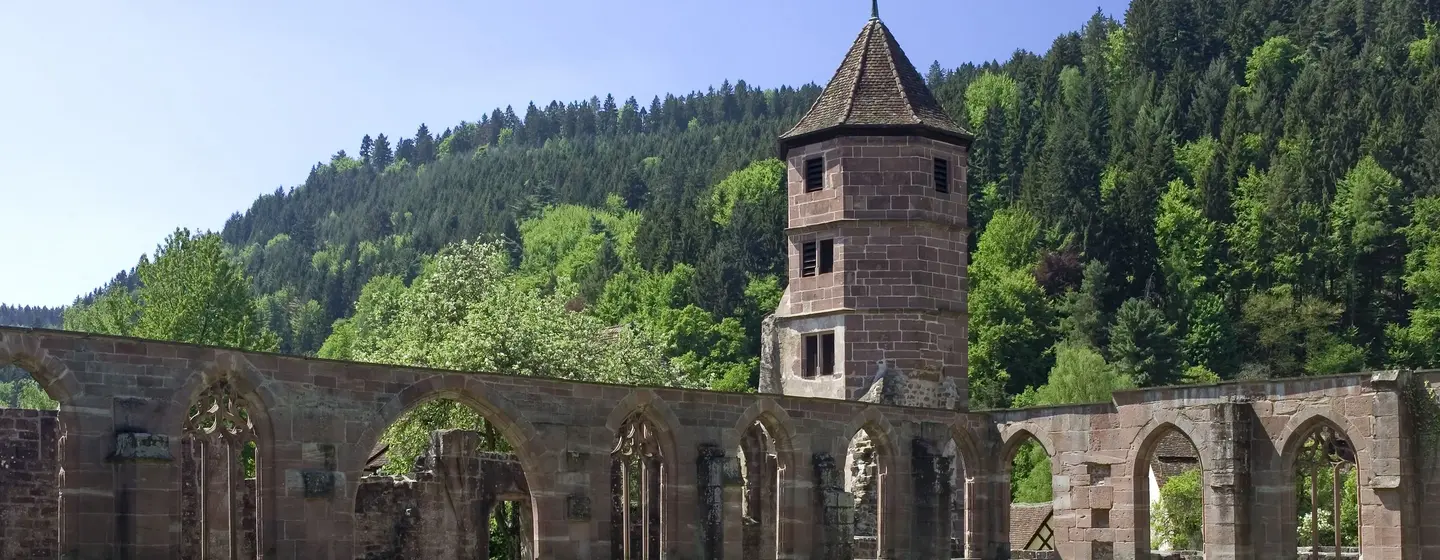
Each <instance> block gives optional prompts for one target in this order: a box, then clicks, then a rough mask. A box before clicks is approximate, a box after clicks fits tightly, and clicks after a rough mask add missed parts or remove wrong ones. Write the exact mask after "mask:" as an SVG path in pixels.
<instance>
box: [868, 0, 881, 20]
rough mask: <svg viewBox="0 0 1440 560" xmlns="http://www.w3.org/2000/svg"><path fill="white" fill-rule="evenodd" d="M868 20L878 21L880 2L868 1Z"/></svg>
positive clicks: (878, 0)
mask: <svg viewBox="0 0 1440 560" xmlns="http://www.w3.org/2000/svg"><path fill="white" fill-rule="evenodd" d="M870 19H880V0H870Z"/></svg>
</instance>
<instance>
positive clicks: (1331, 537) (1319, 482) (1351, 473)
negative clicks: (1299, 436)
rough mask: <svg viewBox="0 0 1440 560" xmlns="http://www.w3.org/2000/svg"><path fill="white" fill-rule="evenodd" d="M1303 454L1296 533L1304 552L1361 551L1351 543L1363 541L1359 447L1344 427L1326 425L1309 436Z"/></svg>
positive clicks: (1299, 468)
mask: <svg viewBox="0 0 1440 560" xmlns="http://www.w3.org/2000/svg"><path fill="white" fill-rule="evenodd" d="M1298 453H1299V456H1298V457H1296V458H1295V478H1296V481H1295V482H1296V483H1295V503H1296V505H1297V506H1298V507H1296V508H1295V511H1296V514H1297V519H1296V531H1295V532H1296V537H1297V540H1298V541H1299V542H1298V543H1297V545H1298V546H1299V547H1301V552H1302V554H1301V557H1303V558H1343V557H1345V554H1346V552H1355V551H1354V550H1347V548H1349V547H1358V546H1360V509H1359V507H1358V505H1357V499H1356V498H1357V495H1358V494H1357V491H1356V482H1357V472H1356V470H1357V469H1356V468H1355V449H1354V448H1353V447H1352V446H1351V445H1350V440H1349V439H1348V438H1346V437H1345V436H1344V434H1342V433H1340V431H1339V430H1336V429H1334V428H1333V427H1331V426H1329V425H1321V426H1319V427H1317V428H1315V429H1314V430H1313V431H1312V432H1311V433H1310V434H1309V435H1308V436H1306V438H1305V443H1304V444H1302V445H1301V446H1300V450H1299V451H1298ZM1336 504H1339V507H1336ZM1306 549H1308V550H1306Z"/></svg>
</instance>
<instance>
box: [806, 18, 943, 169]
mask: <svg viewBox="0 0 1440 560" xmlns="http://www.w3.org/2000/svg"><path fill="white" fill-rule="evenodd" d="M846 131H852V132H855V133H864V132H875V131H884V132H888V133H891V134H894V133H915V134H920V135H926V136H937V137H939V138H940V139H944V140H948V141H951V142H955V143H968V142H969V140H970V138H972V136H971V135H970V133H969V132H967V131H966V130H965V129H964V128H961V127H960V126H959V125H957V124H955V121H954V120H952V119H951V118H950V116H949V115H947V114H945V110H944V109H942V108H940V104H939V103H938V102H936V101H935V96H934V95H932V94H931V93H930V88H929V87H926V85H925V80H924V79H923V78H921V77H920V72H918V71H916V70H915V66H914V65H913V64H911V63H910V59H909V58H906V56H905V51H903V50H901V49H900V44H899V43H897V42H895V36H894V35H892V34H891V33H890V29H889V28H887V27H885V24H884V23H883V22H881V21H880V18H878V17H872V18H870V21H869V22H868V23H866V24H865V28H864V29H862V30H860V36H859V37H857V38H856V39H855V45H854V46H852V47H850V52H849V53H848V54H846V55H845V61H844V62H842V63H840V69H839V70H836V71H835V77H833V78H831V79H830V84H829V85H827V86H825V91H824V92H822V93H821V94H820V98H819V99H816V100H815V104H814V105H812V106H811V107H810V111H809V112H807V113H805V116H804V117H802V118H801V119H800V122H799V124H796V125H795V128H792V129H790V131H789V132H786V133H785V134H782V135H780V143H781V148H782V150H783V149H785V148H786V147H789V146H795V145H799V144H803V143H810V142H814V141H817V140H821V139H823V138H821V137H829V136H834V135H838V133H842V132H846Z"/></svg>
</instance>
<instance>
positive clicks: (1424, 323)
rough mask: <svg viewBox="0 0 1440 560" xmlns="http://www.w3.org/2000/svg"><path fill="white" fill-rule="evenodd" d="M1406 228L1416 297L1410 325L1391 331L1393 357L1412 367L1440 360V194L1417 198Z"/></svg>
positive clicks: (1409, 282) (1409, 277)
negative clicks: (1438, 195) (1439, 195)
mask: <svg viewBox="0 0 1440 560" xmlns="http://www.w3.org/2000/svg"><path fill="white" fill-rule="evenodd" d="M1402 232H1403V233H1404V235H1405V240H1406V244H1407V245H1408V246H1409V247H1410V253H1409V254H1408V255H1407V256H1406V257H1405V276H1404V286H1405V292H1406V293H1408V294H1410V296H1411V297H1413V298H1414V300H1415V303H1414V307H1412V308H1411V309H1410V317H1409V319H1410V321H1409V324H1408V325H1406V326H1403V327H1402V326H1400V325H1391V326H1390V327H1389V330H1388V331H1387V338H1388V340H1389V346H1390V356H1391V360H1393V361H1394V362H1395V363H1397V364H1400V365H1404V366H1409V367H1426V366H1433V365H1435V364H1440V197H1431V198H1424V199H1420V200H1417V201H1415V203H1414V206H1413V207H1412V216H1411V218H1410V225H1409V226H1406V227H1405V228H1404V229H1403V230H1402Z"/></svg>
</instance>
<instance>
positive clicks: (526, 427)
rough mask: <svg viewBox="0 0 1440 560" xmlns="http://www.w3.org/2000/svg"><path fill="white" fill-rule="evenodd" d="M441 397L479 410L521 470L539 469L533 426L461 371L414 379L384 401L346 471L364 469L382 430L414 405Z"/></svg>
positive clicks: (541, 451) (356, 444) (355, 447)
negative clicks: (513, 456)
mask: <svg viewBox="0 0 1440 560" xmlns="http://www.w3.org/2000/svg"><path fill="white" fill-rule="evenodd" d="M441 399H450V400H453V401H455V402H458V403H460V404H463V405H465V406H467V407H469V408H470V409H471V410H474V411H475V412H477V413H479V414H480V416H481V417H483V418H485V421H486V422H489V423H490V424H491V425H493V426H495V429H496V430H498V431H499V432H500V435H501V437H504V438H505V441H507V442H509V444H510V446H511V447H512V448H513V449H514V452H515V457H516V458H517V459H518V460H519V461H520V468H521V469H523V470H525V471H526V472H532V473H533V472H539V471H536V470H533V469H536V468H539V467H540V465H541V464H542V463H541V460H542V457H543V456H544V455H545V452H544V449H542V448H541V446H540V444H539V439H537V438H536V434H537V432H536V430H535V427H534V426H531V425H530V423H529V422H528V421H526V420H525V417H524V415H522V414H519V413H518V412H516V411H514V410H512V409H511V408H510V405H509V403H508V402H506V401H504V400H503V399H497V398H494V397H493V394H492V389H491V387H490V386H489V385H488V384H486V383H485V382H484V381H482V380H480V379H476V378H475V376H472V375H467V374H463V373H450V374H440V375H436V376H433V377H428V378H425V379H422V380H419V381H416V382H414V383H411V384H410V385H408V386H406V387H405V388H404V389H401V390H400V392H398V393H396V394H395V396H393V397H391V398H390V399H389V400H387V401H386V402H385V404H384V405H382V406H381V407H380V410H379V411H377V413H376V416H375V418H374V419H373V420H371V422H370V424H369V426H367V427H366V428H365V431H363V432H361V434H360V437H359V438H358V439H357V440H356V441H355V442H354V443H353V445H352V447H351V453H350V454H349V457H348V458H347V459H346V462H345V464H346V465H348V466H349V468H347V469H346V470H347V471H349V472H360V471H362V470H364V468H365V465H364V462H365V461H366V460H367V459H369V452H370V451H371V450H372V449H374V448H375V445H376V444H377V443H378V442H379V441H380V436H382V435H384V434H385V430H387V429H389V428H390V426H391V425H393V424H394V423H395V422H396V421H398V420H399V419H400V417H401V416H404V415H405V413H407V412H409V411H411V410H413V409H414V408H415V407H417V406H420V405H422V404H426V403H429V402H432V401H437V400H441Z"/></svg>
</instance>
